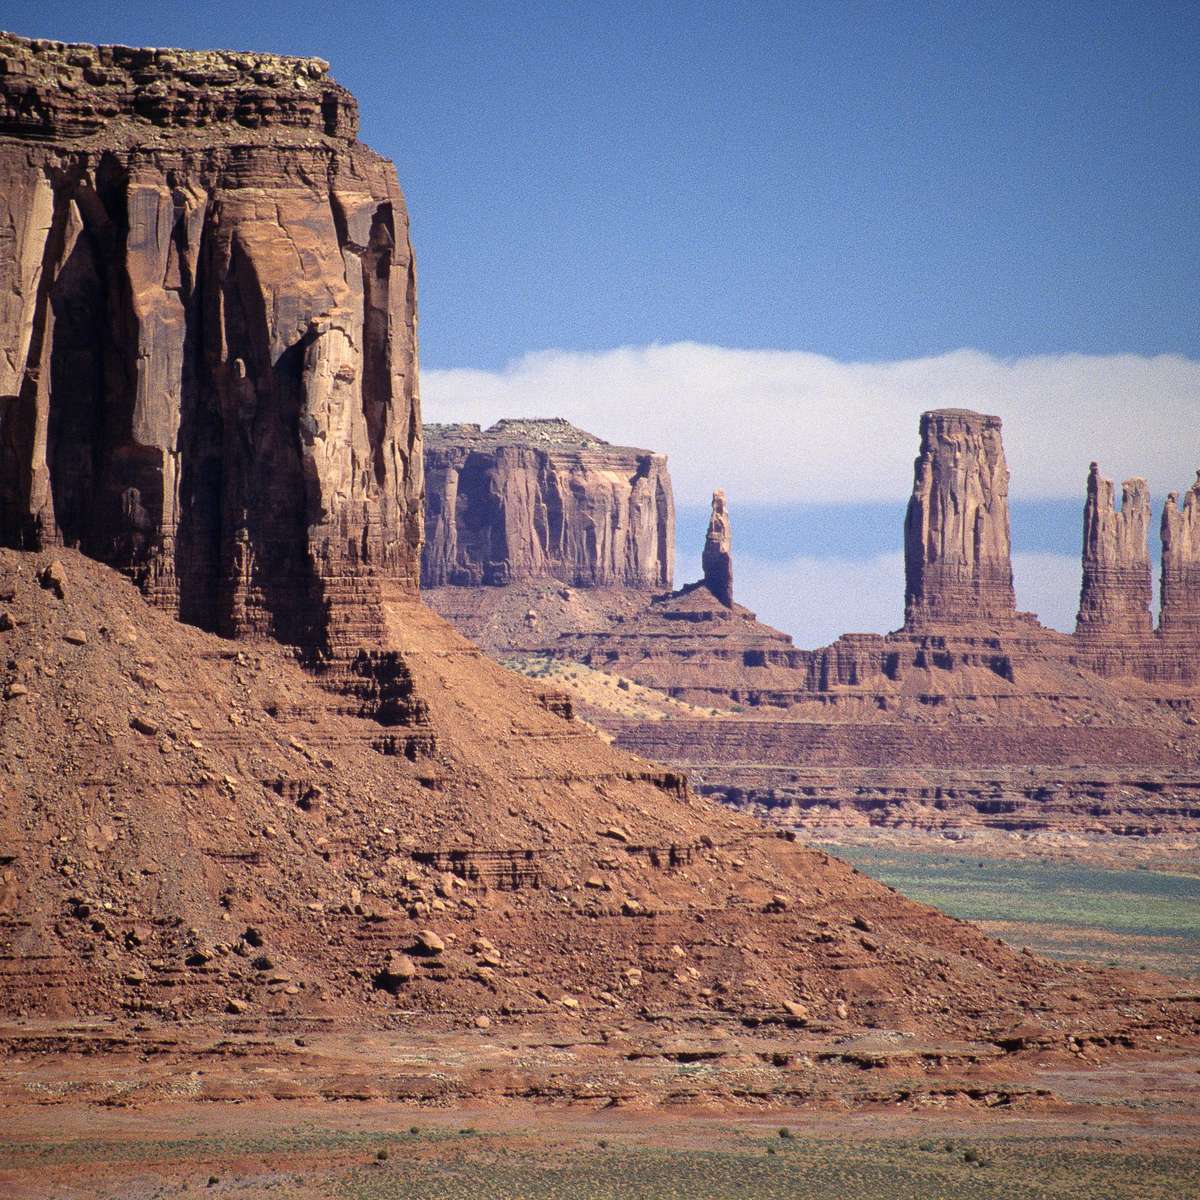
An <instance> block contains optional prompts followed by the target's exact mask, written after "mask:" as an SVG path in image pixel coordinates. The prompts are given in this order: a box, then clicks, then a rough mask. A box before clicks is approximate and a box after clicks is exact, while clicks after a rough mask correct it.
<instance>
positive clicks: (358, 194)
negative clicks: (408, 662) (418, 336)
mask: <svg viewBox="0 0 1200 1200" xmlns="http://www.w3.org/2000/svg"><path fill="white" fill-rule="evenodd" d="M0 57H2V58H3V73H2V74H0V179H2V180H3V185H2V186H0V210H2V211H0V221H2V222H3V224H4V226H5V227H6V228H7V229H8V230H9V231H10V233H9V236H8V237H7V238H6V239H5V240H4V242H3V244H2V245H0V339H2V342H3V345H4V347H5V354H4V355H3V356H0V542H2V543H4V544H6V545H9V546H14V547H21V548H27V549H38V548H42V547H53V546H60V545H61V546H71V547H78V548H79V549H81V550H82V551H83V552H85V553H86V554H88V555H90V556H92V557H94V558H98V559H100V560H101V561H103V562H106V563H109V564H111V565H113V566H116V567H118V568H120V569H121V570H123V571H125V572H126V573H127V574H129V575H130V576H131V577H132V578H134V579H135V580H136V581H137V582H138V583H139V585H140V586H141V587H142V588H143V590H144V591H145V592H146V594H147V595H148V596H150V597H151V598H152V599H153V600H154V601H155V602H156V603H158V604H161V605H162V606H164V607H165V608H167V609H168V610H169V611H172V612H174V613H176V614H178V615H179V616H181V617H182V618H183V619H184V620H186V621H189V622H192V623H195V624H198V625H201V626H203V627H205V628H208V629H213V630H218V631H220V632H222V633H224V634H228V635H237V634H241V633H248V632H256V633H269V634H272V635H274V636H277V637H280V638H283V639H285V640H287V641H290V642H293V643H296V644H298V645H301V646H303V647H305V648H306V649H309V650H315V651H318V652H329V651H330V650H331V649H333V648H334V647H335V644H337V643H343V644H346V645H351V644H353V643H354V642H355V641H356V640H358V639H359V638H361V637H362V636H364V635H369V634H372V633H373V634H378V632H379V629H380V627H381V625H380V618H379V610H378V595H377V587H378V581H379V580H380V579H383V578H386V579H389V580H394V581H396V582H398V583H400V584H402V585H403V586H407V587H415V586H416V582H417V572H418V554H419V545H420V538H421V506H420V496H421V491H422V484H421V476H422V456H421V440H420V438H421V432H420V413H419V402H418V393H417V376H416V341H415V333H414V330H415V292H414V276H413V264H412V254H411V250H410V247H409V240H408V217H407V213H406V210H405V205H404V199H403V196H402V194H401V192H400V189H399V186H398V184H397V181H396V176H395V171H394V169H393V167H392V166H391V164H390V163H388V162H386V161H385V160H384V159H382V158H380V157H379V156H378V155H376V154H374V153H373V152H372V151H371V150H369V149H368V148H367V147H365V146H363V145H362V144H361V143H359V142H358V141H357V140H356V137H355V134H356V130H357V106H356V104H355V101H354V99H353V97H352V96H350V94H349V93H348V92H346V91H345V89H343V88H341V87H340V86H339V85H338V84H336V83H335V82H334V81H333V80H332V79H331V78H330V77H329V75H328V66H327V64H325V63H323V62H321V61H319V60H315V59H299V58H281V57H277V56H271V55H259V54H233V53H206V54H195V53H191V52H181V51H172V50H140V49H130V48H127V47H120V46H101V47H95V46H85V45H72V44H63V43H57V42H38V43H30V42H27V41H24V40H23V39H20V38H16V37H12V36H9V35H3V36H0Z"/></svg>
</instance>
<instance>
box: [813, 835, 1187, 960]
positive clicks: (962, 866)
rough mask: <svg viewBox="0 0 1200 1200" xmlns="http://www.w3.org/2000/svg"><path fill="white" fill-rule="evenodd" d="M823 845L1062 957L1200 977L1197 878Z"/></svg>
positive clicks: (904, 888)
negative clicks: (1197, 974) (1199, 965)
mask: <svg viewBox="0 0 1200 1200" xmlns="http://www.w3.org/2000/svg"><path fill="white" fill-rule="evenodd" d="M822 849H826V850H828V851H829V852H830V853H831V854H836V855H838V857H840V858H843V859H845V860H846V861H847V862H850V863H853V865H854V866H856V867H858V868H860V869H861V870H862V871H864V872H866V873H867V874H868V875H873V876H874V877H875V878H876V879H880V880H882V881H883V882H884V883H888V884H891V885H892V886H893V887H895V888H897V889H898V890H899V891H901V892H902V893H904V895H906V896H909V897H911V898H912V899H913V900H920V901H923V902H924V903H926V904H932V905H934V906H935V907H937V908H940V909H942V911H943V912H947V913H950V914H951V915H952V916H956V917H964V918H966V919H967V920H971V921H979V922H982V923H984V924H985V926H987V927H988V930H989V932H992V933H994V934H995V935H996V936H998V937H1001V938H1003V939H1004V940H1005V941H1007V942H1010V943H1012V944H1014V945H1017V946H1029V947H1030V948H1031V949H1033V950H1037V951H1039V952H1041V953H1045V954H1050V955H1053V956H1055V957H1058V958H1071V959H1086V960H1088V961H1091V962H1097V963H1111V964H1116V965H1120V966H1124V967H1151V968H1154V969H1156V970H1161V971H1169V972H1171V973H1174V974H1181V975H1189V974H1196V973H1197V971H1198V969H1200V968H1198V967H1197V964H1198V963H1200V879H1197V878H1195V877H1194V876H1190V875H1175V874H1170V873H1168V872H1165V871H1148V870H1131V871H1120V870H1108V869H1104V870H1101V869H1096V868H1090V867H1086V866H1081V865H1079V864H1077V863H1056V862H1050V863H1047V862H1025V861H1016V860H1012V859H983V860H981V859H980V858H979V857H978V855H973V856H969V855H967V854H964V853H963V852H961V851H956V850H955V849H953V848H950V847H948V848H947V849H946V850H945V851H937V850H930V851H922V850H907V849H905V850H900V849H895V848H892V847H879V848H877V849H876V848H870V847H862V846H835V845H826V846H823V847H822Z"/></svg>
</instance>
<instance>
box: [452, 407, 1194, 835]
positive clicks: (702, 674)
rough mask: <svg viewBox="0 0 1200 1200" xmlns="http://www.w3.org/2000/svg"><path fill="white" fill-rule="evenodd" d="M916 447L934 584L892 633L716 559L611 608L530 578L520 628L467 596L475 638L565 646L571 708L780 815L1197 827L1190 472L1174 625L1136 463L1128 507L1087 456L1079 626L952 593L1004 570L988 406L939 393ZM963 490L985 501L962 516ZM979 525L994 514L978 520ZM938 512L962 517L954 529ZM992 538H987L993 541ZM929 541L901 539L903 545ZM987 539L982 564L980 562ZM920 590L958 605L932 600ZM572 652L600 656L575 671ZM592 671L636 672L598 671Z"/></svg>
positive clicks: (532, 666) (1170, 547) (718, 792)
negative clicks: (857, 627) (939, 403)
mask: <svg viewBox="0 0 1200 1200" xmlns="http://www.w3.org/2000/svg"><path fill="white" fill-rule="evenodd" d="M922 449H923V453H922V457H921V458H920V459H919V460H918V467H917V495H916V496H915V498H914V504H913V508H912V509H910V525H909V528H910V532H911V528H912V521H911V513H912V512H913V511H914V510H915V511H917V512H918V513H919V514H920V521H919V524H920V525H921V527H922V528H924V529H925V530H926V534H927V535H929V536H928V537H926V536H923V537H922V539H921V542H920V545H921V546H922V547H933V548H932V549H930V550H929V553H928V556H927V557H928V562H926V561H925V560H924V559H920V560H919V561H918V562H917V570H916V572H915V574H916V575H917V576H918V577H919V578H920V579H921V580H923V584H922V586H927V585H929V586H933V585H931V581H935V584H936V586H933V591H932V592H930V591H928V590H927V591H926V592H925V593H923V595H924V596H925V599H927V600H929V603H928V604H925V605H923V606H921V607H920V608H919V613H918V616H917V617H916V618H915V619H914V618H913V614H912V611H911V609H910V614H909V615H910V621H909V622H908V623H907V624H906V626H905V628H903V629H901V630H899V631H897V632H895V633H892V634H888V635H887V636H880V635H877V634H847V635H845V636H843V637H841V638H839V639H838V640H837V641H836V642H835V643H834V644H833V645H831V646H826V647H823V648H821V649H818V650H802V649H799V648H797V647H795V646H793V645H792V641H791V639H790V638H789V637H788V636H787V635H786V634H783V633H781V632H780V631H779V630H776V629H772V628H771V627H769V626H767V625H764V624H763V623H761V622H759V621H757V620H756V619H755V617H754V614H753V613H751V612H749V611H748V610H747V609H745V608H743V607H742V606H740V605H736V604H734V605H729V606H727V605H725V604H723V603H722V602H721V601H720V600H719V599H718V598H717V597H716V596H715V595H714V594H713V592H712V590H710V588H709V587H708V586H705V583H704V581H701V583H698V584H693V585H691V586H689V587H686V588H683V589H681V590H680V591H679V592H675V593H672V594H669V595H663V596H657V597H654V598H653V599H651V600H650V601H649V602H644V603H643V604H642V605H641V606H640V607H637V606H631V605H629V604H628V603H622V604H621V605H620V606H619V607H618V606H615V605H614V607H613V609H612V611H611V613H610V614H609V618H608V620H605V619H604V613H603V612H602V611H600V610H599V609H598V608H592V609H589V610H588V611H587V612H586V614H583V617H586V619H581V616H580V614H578V613H575V614H571V613H569V612H564V613H562V614H557V613H555V611H554V607H553V602H550V601H541V602H539V601H538V600H536V599H532V598H530V603H531V604H533V605H537V608H536V611H537V613H538V614H539V620H537V621H531V622H525V623H524V624H523V626H522V627H521V628H519V629H513V628H512V627H511V626H510V627H505V626H504V625H502V624H500V623H498V622H493V621H480V620H478V619H474V614H468V613H467V612H466V610H465V606H464V608H463V616H464V617H466V620H464V628H466V627H468V625H469V624H470V623H471V621H472V620H474V625H473V627H472V628H471V629H470V631H471V632H472V634H473V635H474V634H476V633H478V634H480V635H482V644H483V645H485V646H486V647H487V648H488V649H489V650H491V651H492V652H494V653H497V654H499V655H500V656H501V657H504V656H507V655H516V656H518V657H517V658H516V659H514V661H517V662H519V663H523V664H524V665H525V666H526V669H529V670H531V671H533V672H535V673H536V672H538V671H541V670H543V669H544V668H545V666H546V663H547V661H551V662H553V663H555V664H557V665H556V666H555V668H554V669H555V671H556V672H557V675H556V678H557V679H559V681H560V682H562V683H563V684H564V685H566V686H569V687H570V689H571V690H572V691H573V693H574V694H575V700H576V709H577V711H578V712H579V713H580V715H581V716H583V717H584V718H585V719H587V720H589V721H591V722H593V723H594V724H596V725H598V726H600V727H602V728H604V729H605V730H607V731H608V732H609V733H610V734H611V735H612V736H613V737H614V738H615V740H616V743H617V744H618V745H620V746H623V747H625V748H627V749H630V750H633V751H634V752H635V753H638V754H641V755H644V756H646V757H649V758H654V759H658V760H661V761H664V762H669V763H672V764H674V765H677V766H679V767H681V768H684V769H686V770H687V771H688V773H689V775H690V777H691V778H692V780H693V782H694V783H695V784H696V786H698V787H699V788H700V789H701V790H702V791H704V792H705V793H707V794H711V795H715V796H718V797H720V798H722V799H726V800H729V801H731V802H734V803H746V804H752V805H755V806H758V807H759V808H761V809H764V810H774V811H778V812H781V813H783V814H784V816H785V819H787V820H795V819H800V820H804V819H807V818H808V817H809V816H810V815H811V816H812V818H813V819H814V820H816V819H820V820H821V821H823V822H828V821H830V820H833V821H836V820H838V819H844V820H846V821H849V822H851V823H858V822H862V821H871V822H878V823H882V824H887V823H891V822H900V823H903V822H910V823H914V824H918V825H921V826H936V825H937V824H938V822H940V821H944V822H950V823H959V822H963V821H965V822H968V823H970V822H978V823H985V824H990V825H995V826H998V827H1000V828H1007V829H1013V828H1021V829H1037V828H1040V829H1070V830H1085V831H1096V832H1107V833H1129V834H1151V833H1156V832H1164V831H1177V832H1179V831H1182V832H1187V831H1193V832H1195V831H1200V808H1198V807H1197V803H1198V800H1200V626H1195V627H1194V628H1196V629H1197V632H1194V633H1192V634H1190V635H1189V634H1188V632H1187V630H1188V628H1189V625H1188V620H1187V614H1188V612H1189V609H1188V608H1187V605H1188V604H1194V603H1195V602H1196V599H1195V598H1196V595H1197V593H1196V585H1195V582H1194V580H1195V575H1194V574H1191V575H1190V574H1189V570H1190V566H1189V564H1190V563H1192V562H1193V561H1194V558H1195V553H1194V549H1193V548H1194V546H1195V542H1194V541H1193V540H1191V539H1193V538H1194V536H1195V528H1196V525H1195V521H1196V517H1195V514H1196V513H1198V512H1200V487H1198V488H1196V489H1193V491H1192V493H1189V497H1188V498H1187V499H1186V500H1185V502H1184V505H1183V507H1182V508H1180V506H1179V504H1178V501H1177V500H1173V501H1171V502H1170V503H1169V504H1168V511H1167V514H1166V516H1165V518H1164V522H1168V523H1173V525H1172V528H1171V530H1169V531H1168V532H1167V533H1166V535H1165V537H1164V545H1165V550H1164V574H1165V575H1166V574H1170V576H1171V579H1172V581H1173V583H1174V590H1173V591H1169V592H1168V597H1169V600H1170V603H1171V604H1173V605H1175V606H1176V607H1175V608H1174V609H1173V611H1174V613H1175V614H1176V616H1175V618H1174V623H1173V625H1172V619H1171V617H1170V614H1169V612H1168V609H1167V608H1164V612H1163V622H1162V623H1163V626H1164V630H1163V631H1158V632H1156V631H1152V630H1151V627H1150V614H1149V561H1148V557H1147V555H1148V552H1147V549H1146V525H1147V522H1148V516H1149V500H1148V497H1147V495H1146V489H1145V487H1144V485H1143V484H1142V483H1141V481H1130V483H1129V484H1127V485H1126V489H1125V493H1126V497H1125V502H1124V504H1123V507H1122V510H1121V511H1120V512H1117V511H1116V509H1115V508H1114V503H1113V488H1112V485H1111V484H1109V483H1108V482H1107V481H1105V480H1103V479H1102V478H1101V477H1100V475H1099V472H1098V470H1097V471H1095V472H1093V474H1092V475H1091V477H1090V480H1089V491H1088V499H1087V505H1086V508H1085V540H1084V563H1083V566H1084V585H1083V591H1082V599H1081V619H1080V631H1079V633H1078V634H1077V635H1076V636H1069V635H1066V634H1062V633H1058V632H1056V631H1054V630H1050V629H1046V628H1044V627H1043V626H1041V625H1040V624H1038V623H1037V621H1036V620H1035V619H1033V617H1032V616H1030V615H1028V614H1017V613H1015V612H1014V611H1012V609H1011V606H1010V605H1009V604H1008V601H1007V599H1006V598H1005V597H1007V595H1008V585H1005V587H1004V588H1002V589H1001V596H1002V602H1001V603H1000V604H999V606H998V607H993V610H992V611H993V612H994V613H995V612H999V614H1000V615H999V616H998V617H995V618H994V619H992V620H990V621H984V620H982V619H981V617H980V615H979V612H977V611H976V610H975V609H974V608H973V607H971V606H970V605H967V606H966V607H965V608H963V607H962V606H963V605H966V599H965V598H966V597H967V596H968V595H969V596H975V597H980V596H982V597H983V598H982V599H981V601H980V603H981V606H982V607H981V609H980V611H986V608H987V599H986V594H985V593H986V591H987V589H986V588H985V587H983V584H985V583H986V582H987V580H988V579H992V580H994V579H996V578H999V579H1002V580H1004V579H1008V580H1011V567H1010V566H1009V564H1008V554H1007V533H1006V530H1007V518H1006V516H1005V515H1004V507H1005V506H1004V500H1003V498H1004V495H1005V493H1006V490H1007V471H1006V469H1004V468H1003V462H1004V453H1003V447H1002V445H1001V443H1000V434H999V426H998V422H994V420H993V419H991V418H986V417H982V416H979V415H977V414H963V413H961V412H958V411H953V412H950V413H948V414H941V413H930V414H926V416H925V417H924V418H923V419H922ZM934 477H937V478H939V479H941V480H942V481H943V482H944V483H945V484H946V487H945V489H944V490H942V491H939V490H938V489H937V488H934V487H933V486H932V484H931V482H930V481H931V480H932V479H933V478H934ZM985 481H992V482H991V483H989V484H988V486H987V487H986V488H985V486H984V484H985ZM989 489H990V492H989ZM985 492H989V494H990V496H991V502H990V504H991V507H990V511H989V510H988V509H987V506H986V505H984V504H983V502H982V500H981V499H980V497H982V496H983V495H984V493H985ZM972 497H974V499H972ZM972 506H974V508H973V509H972ZM968 511H974V512H975V516H974V517H973V518H972V519H971V520H970V521H967V522H966V524H964V523H963V521H962V519H961V518H962V517H963V514H964V513H967V512H968ZM947 514H949V515H947ZM725 519H726V520H727V515H725ZM956 522H957V523H956ZM968 526H969V527H970V529H971V530H974V531H980V532H979V536H978V538H976V536H975V533H972V535H971V537H970V538H969V539H968V541H967V542H964V541H963V537H965V531H966V530H967V528H968ZM948 527H953V528H954V529H956V530H957V533H956V534H955V535H954V537H952V538H950V539H949V541H948V542H947V540H946V537H945V536H944V534H945V530H946V529H947V528H948ZM989 529H990V531H991V532H988V531H989ZM931 530H932V533H930V531H931ZM1001 534H1003V536H1001ZM930 539H931V540H930ZM717 540H720V539H719V537H718V539H717ZM981 546H991V547H992V549H991V551H989V554H988V555H987V556H984V555H982V554H981V553H980V552H979V547H981ZM705 549H706V551H708V550H709V542H708V541H707V540H706V546H705ZM951 552H953V554H956V555H957V560H958V566H959V567H962V568H964V570H966V574H965V576H961V577H960V576H959V575H954V576H953V579H952V580H951V585H949V586H948V587H944V586H943V585H944V584H945V581H946V576H945V574H944V573H943V574H939V571H940V568H941V565H942V562H943V555H944V554H950V553H951ZM915 553H916V550H915V549H914V547H912V546H911V545H910V555H909V562H910V566H911V565H912V564H913V561H914V554H915ZM985 558H986V562H987V564H988V567H987V571H985V572H983V573H982V574H981V573H979V572H975V573H972V572H973V571H974V567H973V566H972V564H975V565H976V566H977V565H979V564H980V563H982V562H984V561H985ZM930 564H932V567H933V568H935V569H927V568H928V567H929V566H930ZM967 568H970V570H967ZM956 569H957V568H956ZM912 574H913V572H910V579H911V577H912ZM962 578H966V579H967V581H968V583H967V585H966V586H965V588H964V587H963V586H960V584H961V580H962ZM797 583H798V586H802V581H800V580H798V581H797ZM462 590H465V589H462ZM994 594H995V593H994V591H993V596H994ZM606 598H607V597H606V595H601V594H597V596H596V597H595V599H596V600H598V601H599V600H602V599H606ZM947 598H949V601H950V603H947ZM523 599H525V597H523ZM910 599H911V595H910ZM930 610H934V611H941V612H943V614H947V613H948V614H949V615H943V616H942V617H941V618H939V619H938V620H936V621H934V620H932V619H931V618H929V616H928V613H929V611H930ZM450 615H451V616H453V617H454V619H456V620H459V619H462V618H460V615H459V614H458V613H451V614H450ZM572 615H574V616H575V617H576V623H575V625H574V626H573V627H572V626H571V624H570V623H569V618H570V617H571V616H572ZM1171 628H1173V629H1174V631H1175V632H1174V633H1171V632H1169V630H1170V629H1171ZM567 663H578V664H582V666H583V667H584V668H586V669H587V672H585V673H583V674H579V673H578V672H577V673H575V674H573V675H572V674H563V672H564V671H565V666H563V664H567ZM588 672H590V673H588ZM598 673H607V674H608V675H609V676H617V677H618V678H619V680H620V681H621V683H622V686H623V687H624V689H625V690H624V691H622V690H620V689H617V690H615V691H614V690H613V689H611V688H609V689H605V688H603V687H600V686H597V679H596V675H597V674H598ZM634 688H640V689H643V692H641V693H639V694H638V695H636V696H634V695H632V689H634ZM644 689H649V690H650V693H649V694H647V693H646V692H645V691H644ZM655 694H657V695H658V696H660V697H661V702H655V700H654V695H655Z"/></svg>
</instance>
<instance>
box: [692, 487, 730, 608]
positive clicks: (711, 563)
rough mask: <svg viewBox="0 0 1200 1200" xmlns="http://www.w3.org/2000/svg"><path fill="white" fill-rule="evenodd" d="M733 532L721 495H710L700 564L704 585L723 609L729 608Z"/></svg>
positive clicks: (723, 496)
mask: <svg viewBox="0 0 1200 1200" xmlns="http://www.w3.org/2000/svg"><path fill="white" fill-rule="evenodd" d="M732 551H733V532H732V529H731V528H730V524H729V509H728V508H727V507H726V505H725V493H724V492H720V491H718V492H713V497H712V513H711V515H710V516H709V518H708V533H707V534H706V535H705V538H704V553H703V555H702V556H701V560H700V561H701V565H702V566H703V568H704V586H705V587H706V588H708V590H709V591H710V592H712V594H713V595H714V596H716V598H717V599H718V600H720V602H721V603H722V604H723V605H725V607H726V608H732V607H733V553H732Z"/></svg>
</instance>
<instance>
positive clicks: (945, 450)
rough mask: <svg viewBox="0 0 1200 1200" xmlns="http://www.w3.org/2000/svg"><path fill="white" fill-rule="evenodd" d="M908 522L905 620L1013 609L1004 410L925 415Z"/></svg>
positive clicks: (1011, 613)
mask: <svg viewBox="0 0 1200 1200" xmlns="http://www.w3.org/2000/svg"><path fill="white" fill-rule="evenodd" d="M914 475H915V477H914V481H913V492H912V498H911V499H910V500H909V504H908V515H907V518H906V520H905V527H904V569H905V578H906V589H905V598H904V611H905V625H906V626H908V627H914V628H915V627H920V626H923V625H929V624H936V623H938V622H943V621H950V622H964V621H968V622H976V623H980V624H987V623H989V622H993V623H994V622H1006V621H1011V620H1012V619H1013V618H1014V617H1015V616H1016V599H1015V595H1014V592H1013V578H1012V560H1011V555H1012V541H1011V535H1010V532H1009V520H1008V466H1007V464H1006V463H1005V461H1004V446H1003V444H1002V443H1001V440H1000V418H999V417H990V416H984V415H982V414H980V413H975V412H970V411H969V410H967V409H960V408H946V409H938V410H936V411H934V412H927V413H925V414H923V415H922V417H921V453H920V455H919V457H918V458H917V461H916V468H915V472H914Z"/></svg>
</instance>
